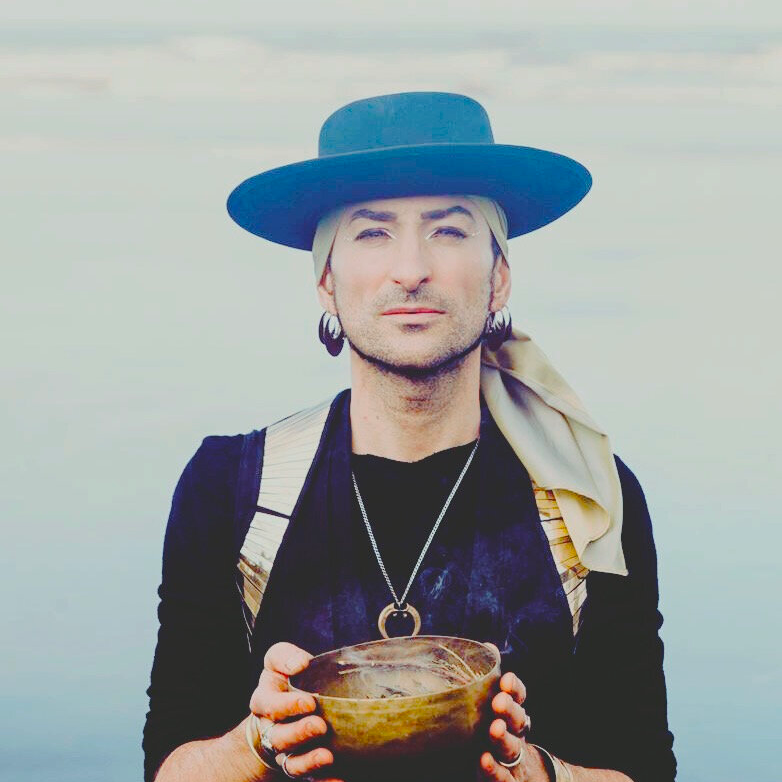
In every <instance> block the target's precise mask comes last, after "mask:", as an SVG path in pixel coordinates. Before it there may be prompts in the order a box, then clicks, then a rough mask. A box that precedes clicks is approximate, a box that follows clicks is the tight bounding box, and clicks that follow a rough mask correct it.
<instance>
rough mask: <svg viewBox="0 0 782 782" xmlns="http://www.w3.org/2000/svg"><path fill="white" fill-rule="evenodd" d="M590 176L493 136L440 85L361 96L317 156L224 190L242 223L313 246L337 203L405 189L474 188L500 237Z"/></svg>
mask: <svg viewBox="0 0 782 782" xmlns="http://www.w3.org/2000/svg"><path fill="white" fill-rule="evenodd" d="M591 185H592V177H591V176H590V174H589V171H587V169H586V168H584V166H582V165H581V164H580V163H578V162H576V161H575V160H572V159H571V158H569V157H566V156H565V155H560V154H557V153H556V152H548V151H546V150H542V149H535V148H533V147H522V146H515V145H511V144H496V143H495V142H494V135H493V133H492V130H491V125H490V123H489V117H488V115H487V113H486V110H485V109H484V108H483V106H481V105H480V103H478V102H477V101H475V100H473V99H472V98H469V97H467V96H466V95H458V94H455V93H449V92H402V93H396V94H393V95H379V96H377V97H373V98H365V99H363V100H358V101H355V102H353V103H349V104H347V105H346V106H343V107H342V108H340V109H338V110H337V111H335V112H334V113H333V114H332V115H331V116H330V117H328V119H326V121H325V122H324V123H323V126H322V127H321V130H320V138H319V144H318V157H317V158H313V159H311V160H304V161H301V162H299V163H292V164H290V165H286V166H281V167H279V168H273V169H271V170H269V171H264V172H263V173H261V174H256V175H255V176H252V177H250V178H249V179H246V180H245V181H244V182H242V183H241V184H240V185H238V186H237V187H236V188H235V189H234V190H233V192H232V193H231V194H230V196H229V197H228V213H229V214H230V215H231V217H232V218H233V219H234V220H235V221H236V222H237V223H238V224H239V225H240V226H242V228H245V229H246V230H248V231H250V232H251V233H254V234H256V235H257V236H262V237H263V238H264V239H269V240H270V241H272V242H276V243H278V244H283V245H286V246H288V247H295V248H298V249H301V250H311V249H312V239H313V236H314V235H315V229H316V227H317V224H318V221H319V220H320V219H321V217H323V216H324V215H325V214H327V213H328V212H330V211H331V210H333V209H335V208H336V207H339V206H342V205H345V204H351V203H356V202H359V201H370V200H374V199H379V198H397V197H401V196H413V195H482V196H486V197H488V198H493V199H494V200H496V201H497V202H498V203H499V204H500V205H501V206H502V208H503V209H504V211H505V214H506V216H507V218H508V238H513V237H514V236H520V235H521V234H525V233H529V232H530V231H534V230H535V229H536V228H540V227H541V226H544V225H546V224H548V223H550V222H552V221H553V220H556V219H557V218H558V217H561V216H562V215H563V214H565V212H567V211H568V210H570V209H572V208H573V207H574V206H575V205H576V204H577V203H578V202H579V201H580V200H581V199H582V198H583V197H584V196H585V195H586V194H587V192H588V191H589V188H590V187H591Z"/></svg>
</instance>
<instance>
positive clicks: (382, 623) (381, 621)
mask: <svg viewBox="0 0 782 782" xmlns="http://www.w3.org/2000/svg"><path fill="white" fill-rule="evenodd" d="M479 442H480V440H476V441H475V445H474V446H473V449H472V451H470V455H469V456H468V457H467V462H466V463H465V465H464V467H463V468H462V471H461V473H459V477H458V478H457V479H456V483H455V484H454V486H453V489H451V493H450V494H449V495H448V499H447V500H446V501H445V505H443V509H442V510H441V511H440V515H439V516H438V517H437V521H436V522H435V523H434V527H432V531H431V532H430V533H429V537H428V538H427V540H426V543H424V547H423V548H422V549H421V553H420V554H419V555H418V562H416V563H415V567H414V568H413V572H412V573H411V574H410V580H409V581H408V582H407V587H406V588H405V591H404V593H403V595H402V597H401V599H400V598H399V597H397V594H396V591H395V590H394V585H393V584H392V583H391V579H390V578H389V577H388V573H387V571H386V566H385V565H384V564H383V558H382V557H381V556H380V551H379V550H378V547H377V541H376V540H375V536H374V534H373V533H372V527H371V526H370V524H369V518H368V517H367V510H366V508H365V507H364V500H363V499H362V497H361V492H360V491H359V490H358V483H357V482H356V474H355V473H354V472H353V471H352V470H351V473H350V475H351V477H352V478H353V488H354V489H355V491H356V499H357V500H358V507H359V509H360V510H361V516H362V517H363V519H364V526H366V528H367V532H368V533H369V541H370V543H371V544H372V550H373V551H374V552H375V557H376V558H377V564H378V565H380V570H381V572H382V573H383V578H385V580H386V584H388V588H389V589H390V590H391V594H392V595H393V596H394V602H393V603H389V604H388V605H387V606H386V607H385V608H384V609H383V610H382V611H381V612H380V616H379V617H378V620H377V626H378V629H379V630H380V634H381V635H382V636H383V638H388V633H387V632H386V621H387V620H388V618H389V617H390V616H391V615H400V614H406V615H407V616H410V617H412V619H413V624H414V627H413V632H412V633H411V634H410V635H418V631H419V630H420V629H421V615H420V614H419V613H418V611H417V610H416V609H415V608H414V607H413V606H412V605H411V604H409V603H405V598H406V597H407V593H408V592H409V591H410V587H411V586H412V585H413V581H414V580H415V576H416V573H418V568H419V567H421V562H423V560H424V557H425V556H426V551H427V549H428V548H429V545H430V544H431V542H432V540H433V539H434V534H435V532H437V528H438V527H439V526H440V522H441V521H442V520H443V517H444V516H445V513H446V511H447V510H448V506H449V505H450V504H451V500H452V499H453V498H454V495H455V494H456V490H457V489H458V488H459V485H460V484H461V482H462V479H463V478H464V476H465V475H466V474H467V469H468V468H469V466H470V463H471V462H472V460H473V457H474V456H475V452H476V451H477V450H478V443H479Z"/></svg>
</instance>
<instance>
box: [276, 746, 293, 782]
mask: <svg viewBox="0 0 782 782" xmlns="http://www.w3.org/2000/svg"><path fill="white" fill-rule="evenodd" d="M278 757H281V758H282V762H281V763H280V768H281V769H282V770H283V773H284V774H285V776H286V777H289V778H290V779H298V777H297V776H295V775H294V774H291V772H290V771H288V758H290V757H291V755H289V754H288V753H287V752H280V753H279V755H278Z"/></svg>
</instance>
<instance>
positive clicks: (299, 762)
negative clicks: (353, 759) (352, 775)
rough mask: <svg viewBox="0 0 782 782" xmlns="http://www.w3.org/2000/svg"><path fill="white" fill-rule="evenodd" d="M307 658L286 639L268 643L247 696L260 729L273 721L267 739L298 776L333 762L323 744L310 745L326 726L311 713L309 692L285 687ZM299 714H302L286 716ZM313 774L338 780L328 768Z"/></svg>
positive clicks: (332, 756)
mask: <svg viewBox="0 0 782 782" xmlns="http://www.w3.org/2000/svg"><path fill="white" fill-rule="evenodd" d="M311 659H312V655H311V654H310V653H309V652H306V651H304V649H301V648H299V647H298V646H294V645H293V644H291V643H287V642H286V641H280V642H279V643H276V644H274V645H273V646H271V647H269V650H268V651H267V652H266V656H265V657H264V658H263V672H262V673H261V676H260V678H259V680H258V686H257V687H256V688H255V691H254V692H253V694H252V697H251V698H250V710H251V711H252V712H253V714H257V715H258V717H259V718H260V722H261V726H260V729H261V730H262V731H263V730H264V729H265V728H266V727H267V726H268V725H269V724H270V723H271V722H272V721H273V722H275V723H277V724H276V725H274V727H273V728H271V730H270V732H269V738H270V739H271V743H272V745H273V746H274V749H275V750H277V752H278V753H281V752H285V753H287V754H288V755H289V757H288V761H287V763H286V766H285V767H286V769H287V770H288V772H289V774H291V775H293V776H295V777H302V778H306V777H307V776H309V775H311V774H314V772H316V771H317V770H318V769H321V768H323V767H324V766H329V765H331V764H332V763H333V762H334V755H333V754H332V752H331V750H329V749H327V748H326V747H323V746H315V747H313V743H314V742H316V741H317V739H318V738H319V737H321V736H324V735H325V734H326V731H327V730H328V726H327V725H326V722H325V720H324V719H323V718H322V717H319V716H318V715H316V714H313V713H312V712H314V711H315V708H316V704H315V699H314V698H313V697H312V695H308V694H306V695H305V694H303V693H300V692H290V691H289V689H288V677H289V676H293V675H294V674H297V673H299V672H300V671H303V670H304V669H305V668H306V667H307V666H308V665H309V663H310V660H311ZM299 715H305V716H301V717H300V719H290V718H293V717H298V716H299ZM306 715H308V716H306ZM289 719H290V721H286V722H281V720H289ZM277 757H278V763H279V761H280V760H282V759H283V758H281V757H280V756H279V755H278V756H277ZM317 778H318V779H319V780H328V781H329V782H342V780H339V779H336V778H334V777H329V776H328V769H327V770H326V772H325V774H324V773H321V774H318V775H317Z"/></svg>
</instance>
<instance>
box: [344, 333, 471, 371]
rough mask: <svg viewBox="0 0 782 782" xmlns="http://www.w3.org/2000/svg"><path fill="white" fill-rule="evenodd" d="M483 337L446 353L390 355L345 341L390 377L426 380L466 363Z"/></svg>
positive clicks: (388, 352) (412, 352)
mask: <svg viewBox="0 0 782 782" xmlns="http://www.w3.org/2000/svg"><path fill="white" fill-rule="evenodd" d="M482 337H483V335H479V336H478V338H477V339H476V340H475V341H473V342H472V343H470V344H469V345H463V346H460V347H455V348H453V349H452V350H449V351H442V350H441V351H438V352H431V351H418V352H416V351H407V352H401V351H400V352H398V353H394V352H390V351H379V350H373V349H372V348H366V347H359V346H357V345H356V344H355V343H353V342H351V341H350V339H348V343H349V344H350V347H351V348H352V349H353V350H354V351H355V352H356V353H357V354H358V355H359V356H360V357H361V358H362V359H364V361H367V362H368V363H370V364H373V365H374V366H376V367H377V368H378V369H380V370H382V371H384V372H388V373H390V374H394V375H399V376H400V377H407V378H411V379H426V378H431V377H435V376H437V375H442V374H446V373H449V372H453V371H455V370H456V369H458V368H459V367H460V366H461V365H462V364H463V363H464V361H465V360H466V358H467V356H469V355H470V353H472V352H473V350H475V349H476V348H477V347H478V346H479V345H480V344H481V341H482Z"/></svg>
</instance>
